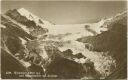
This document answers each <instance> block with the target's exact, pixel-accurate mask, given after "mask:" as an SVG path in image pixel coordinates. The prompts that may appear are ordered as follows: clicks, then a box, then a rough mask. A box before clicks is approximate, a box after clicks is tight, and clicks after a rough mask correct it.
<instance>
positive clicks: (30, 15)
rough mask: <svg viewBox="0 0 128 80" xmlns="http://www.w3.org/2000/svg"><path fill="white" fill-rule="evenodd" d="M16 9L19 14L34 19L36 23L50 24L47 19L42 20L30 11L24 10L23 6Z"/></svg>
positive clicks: (41, 24)
mask: <svg viewBox="0 0 128 80" xmlns="http://www.w3.org/2000/svg"><path fill="white" fill-rule="evenodd" d="M17 11H18V12H19V13H20V15H22V16H24V17H26V18H27V19H29V20H31V21H34V22H35V23H36V25H40V26H43V25H51V23H50V22H49V21H46V20H43V19H41V18H39V17H38V16H36V15H34V14H32V13H31V12H30V11H28V10H26V9H25V8H20V9H17Z"/></svg>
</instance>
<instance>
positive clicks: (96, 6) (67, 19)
mask: <svg viewBox="0 0 128 80" xmlns="http://www.w3.org/2000/svg"><path fill="white" fill-rule="evenodd" d="M126 6H127V5H126V1H2V2H1V12H2V13H5V12H6V11H7V10H9V9H18V8H25V9H27V10H28V11H30V12H31V13H33V14H34V15H37V16H39V17H41V18H42V19H45V20H48V21H50V22H52V23H55V24H82V23H92V22H97V21H99V20H100V19H101V18H109V17H111V16H114V15H116V14H117V13H120V12H123V11H125V10H126V9H127V7H126Z"/></svg>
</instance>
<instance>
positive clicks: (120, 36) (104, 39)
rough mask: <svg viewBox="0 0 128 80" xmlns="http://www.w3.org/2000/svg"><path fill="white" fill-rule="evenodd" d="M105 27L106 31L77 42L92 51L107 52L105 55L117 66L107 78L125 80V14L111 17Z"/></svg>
mask: <svg viewBox="0 0 128 80" xmlns="http://www.w3.org/2000/svg"><path fill="white" fill-rule="evenodd" d="M103 27H104V25H103ZM107 27H108V31H104V32H102V33H101V34H99V35H96V36H88V37H82V38H79V39H78V41H80V42H83V43H89V44H91V45H92V46H93V50H94V51H98V52H108V54H107V55H110V56H112V57H113V58H114V59H115V60H116V65H117V66H116V68H115V69H114V72H113V73H112V75H110V76H109V77H108V78H126V74H127V68H126V66H127V65H126V64H127V12H123V13H121V14H118V15H116V16H115V17H113V18H112V19H111V20H110V21H109V23H108V22H107ZM120 74H122V75H120Z"/></svg>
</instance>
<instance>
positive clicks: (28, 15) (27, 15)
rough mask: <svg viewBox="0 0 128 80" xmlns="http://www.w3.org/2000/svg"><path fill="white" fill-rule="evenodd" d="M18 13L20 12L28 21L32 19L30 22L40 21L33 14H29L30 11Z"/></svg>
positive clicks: (20, 10) (23, 10)
mask: <svg viewBox="0 0 128 80" xmlns="http://www.w3.org/2000/svg"><path fill="white" fill-rule="evenodd" d="M17 11H18V12H19V13H20V14H21V15H22V16H25V17H26V18H28V19H30V20H38V19H39V18H38V17H37V16H35V15H34V14H32V13H31V12H29V11H28V10H26V9H25V8H20V9H17Z"/></svg>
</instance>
